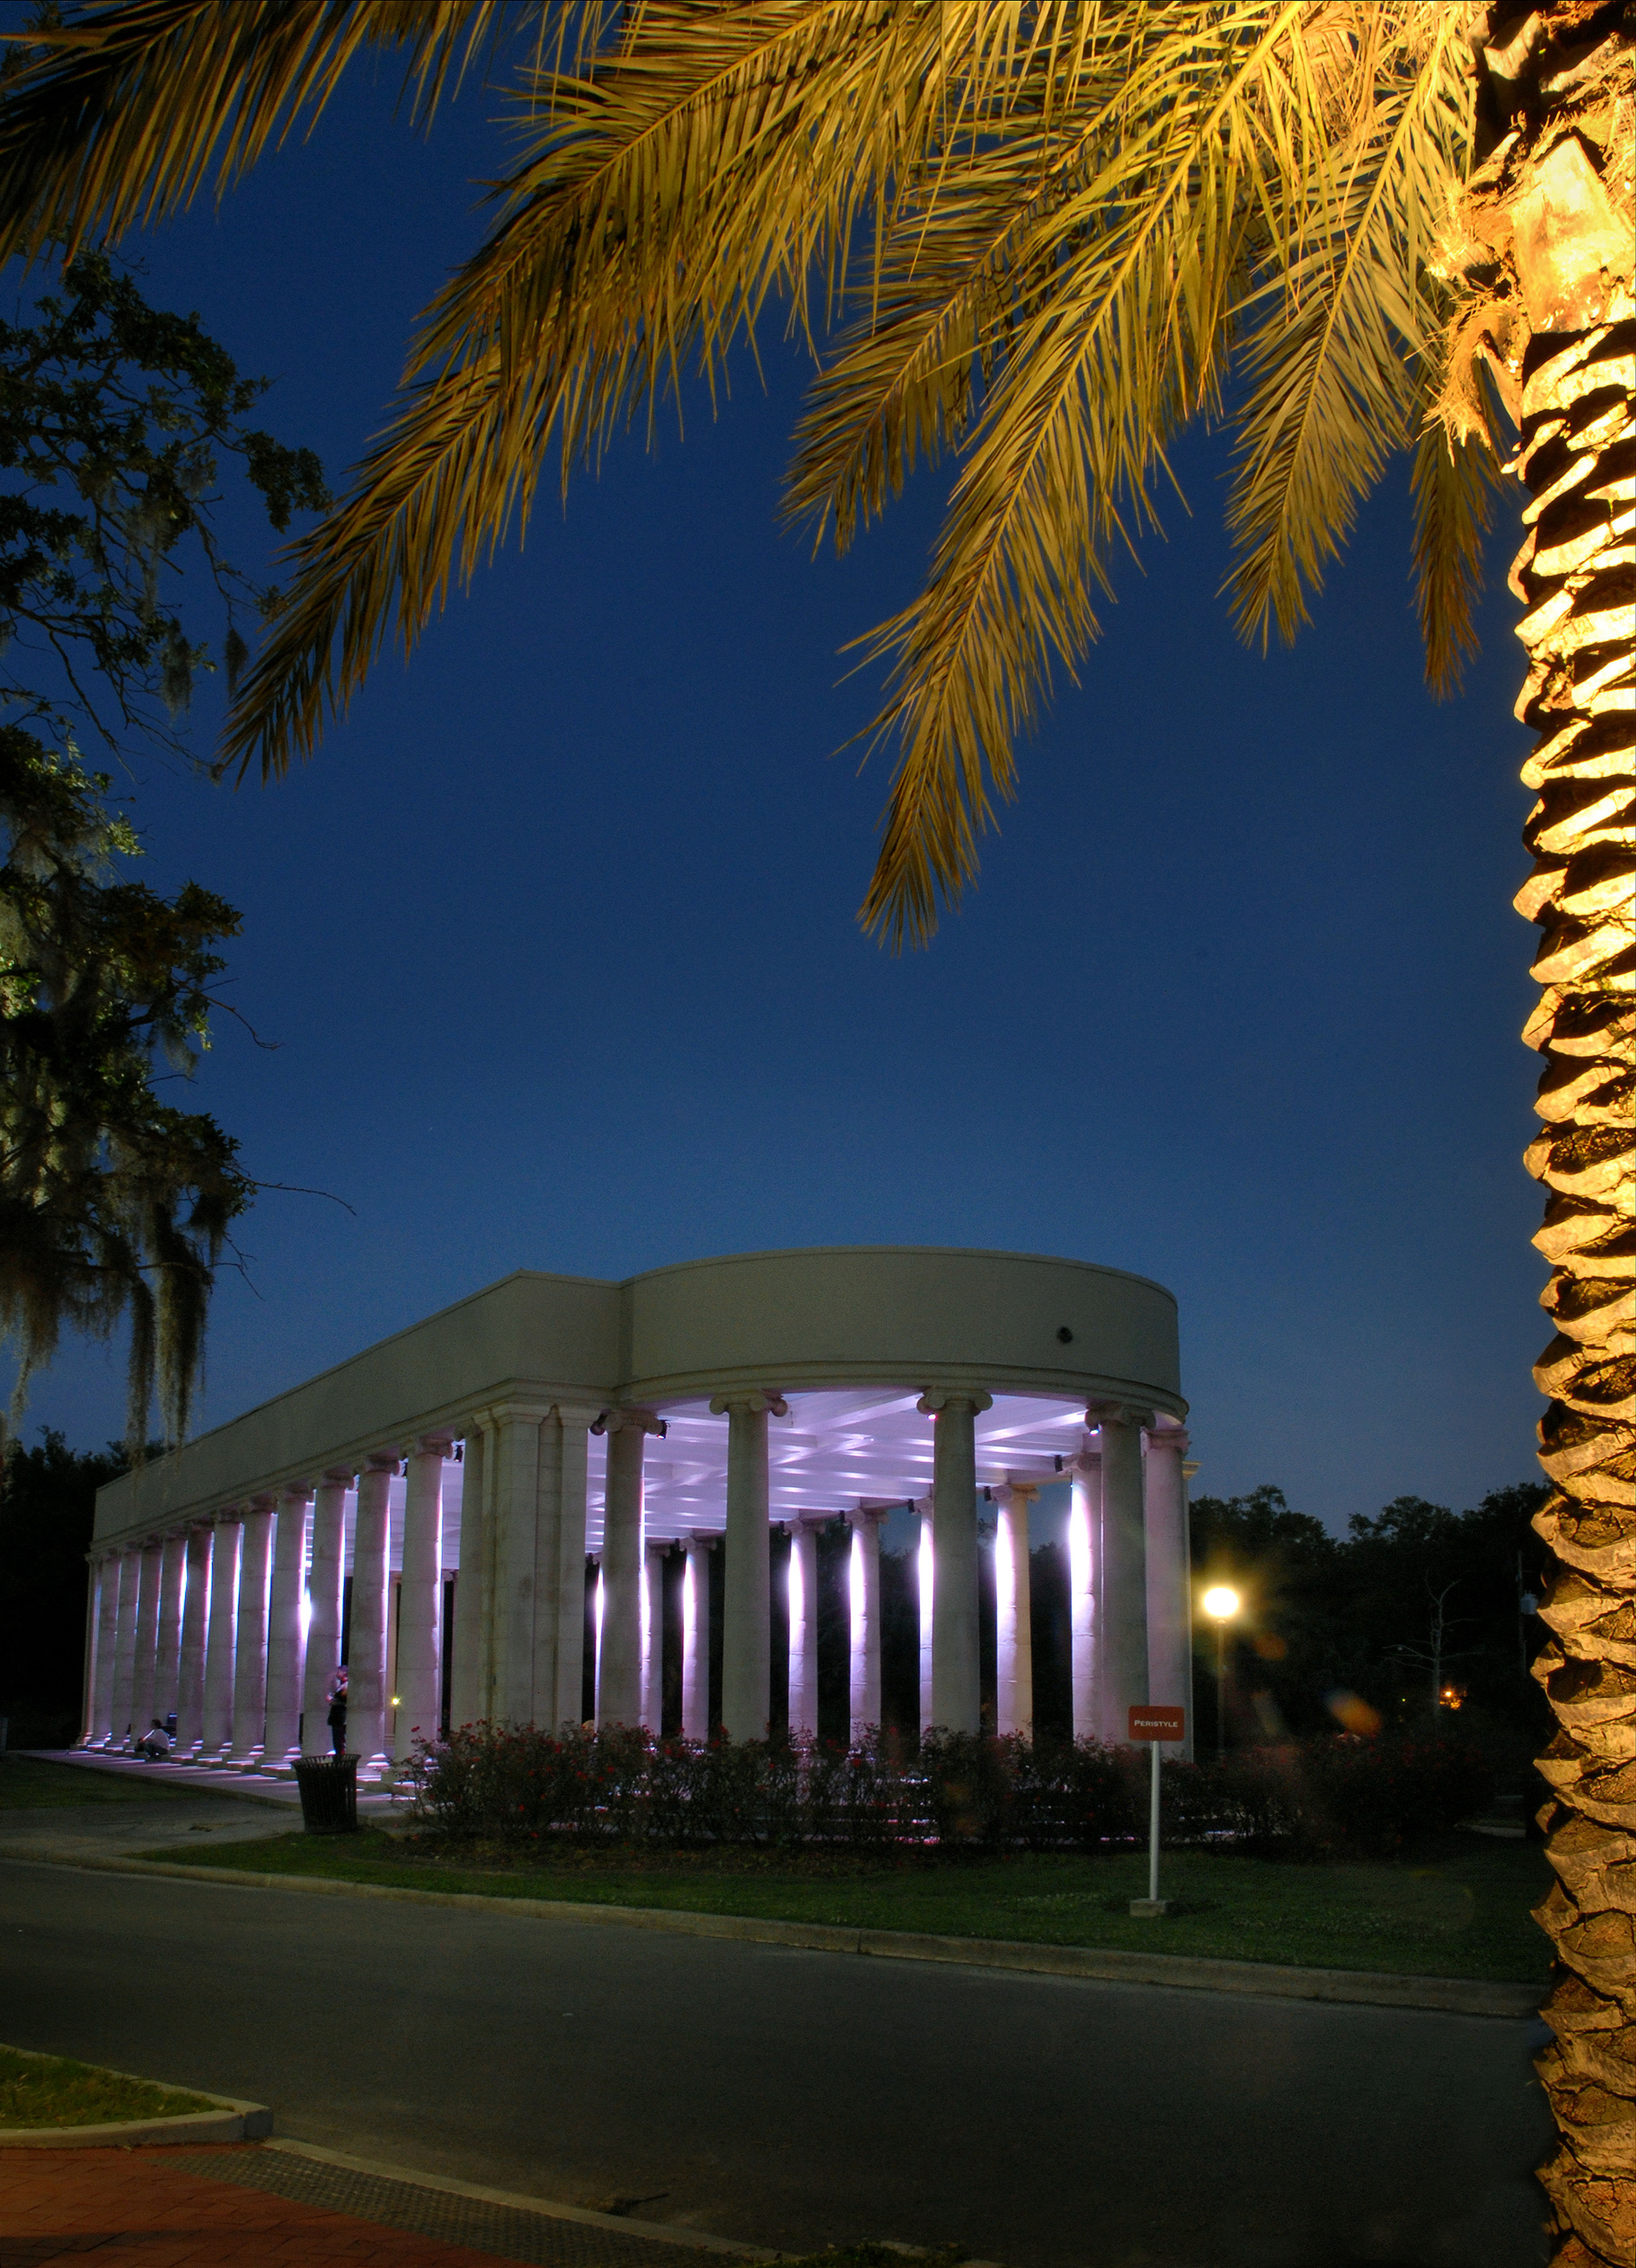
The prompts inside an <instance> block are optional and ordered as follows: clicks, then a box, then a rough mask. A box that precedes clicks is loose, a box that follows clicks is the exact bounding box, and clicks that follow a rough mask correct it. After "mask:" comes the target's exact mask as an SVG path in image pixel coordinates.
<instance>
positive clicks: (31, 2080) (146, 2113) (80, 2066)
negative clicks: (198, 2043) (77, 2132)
mask: <svg viewBox="0 0 1636 2268" xmlns="http://www.w3.org/2000/svg"><path fill="white" fill-rule="evenodd" d="M219 2108H220V2106H219V2104H217V2103H214V2102H211V2101H210V2098H209V2096H208V2095H188V2094H187V2093H185V2092H184V2091H183V2090H182V2089H181V2088H174V2087H158V2086H156V2085H155V2084H154V2082H153V2081H152V2080H147V2079H126V2078H124V2077H123V2076H122V2074H121V2073H119V2072H116V2071H99V2069H98V2068H97V2066H95V2065H94V2064H88V2063H75V2062H74V2061H73V2060H72V2059H71V2058H70V2057H67V2056H41V2055H25V2054H24V2053H22V2052H21V2051H19V2050H18V2049H17V2048H0V2127H7V2126H102V2125H111V2124H114V2123H116V2122H118V2121H121V2120H125V2119H136V2118H182V2117H186V2116H187V2115H188V2112H189V2111H193V2110H217V2109H219Z"/></svg>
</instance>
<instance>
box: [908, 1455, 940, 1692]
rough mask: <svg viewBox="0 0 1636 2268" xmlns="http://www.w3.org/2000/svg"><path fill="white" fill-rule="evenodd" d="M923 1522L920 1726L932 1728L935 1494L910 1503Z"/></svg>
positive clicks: (918, 1589)
mask: <svg viewBox="0 0 1636 2268" xmlns="http://www.w3.org/2000/svg"><path fill="white" fill-rule="evenodd" d="M910 1509H911V1510H912V1511H913V1513H914V1514H915V1517H916V1518H917V1520H918V1521H919V1522H920V1536H919V1541H918V1542H917V1544H916V1546H915V1594H916V1599H917V1603H918V1605H919V1609H920V1729H921V1731H922V1732H923V1733H929V1732H930V1731H931V1729H932V1601H933V1599H934V1598H935V1597H936V1596H937V1550H936V1547H935V1545H934V1543H933V1541H932V1499H931V1497H930V1495H926V1496H922V1497H917V1498H916V1499H915V1501H914V1504H913V1505H912V1506H911V1507H910Z"/></svg>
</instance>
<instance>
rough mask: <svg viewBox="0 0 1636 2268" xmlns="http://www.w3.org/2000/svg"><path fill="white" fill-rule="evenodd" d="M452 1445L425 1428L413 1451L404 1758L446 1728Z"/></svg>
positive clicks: (401, 1680)
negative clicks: (446, 1510)
mask: <svg viewBox="0 0 1636 2268" xmlns="http://www.w3.org/2000/svg"><path fill="white" fill-rule="evenodd" d="M453 1446H454V1444H453V1439H452V1437H451V1436H450V1435H449V1434H447V1433H424V1434H423V1435H422V1436H421V1438H420V1440H417V1441H416V1443H415V1444H414V1446H413V1447H412V1448H411V1449H410V1451H409V1478H408V1481H407V1483H406V1484H405V1488H404V1493H403V1580H402V1585H401V1587H400V1588H399V1591H398V1673H397V1689H398V1722H397V1735H396V1739H395V1741H394V1749H395V1751H396V1754H397V1759H398V1762H399V1763H400V1764H408V1763H409V1761H410V1760H411V1758H412V1757H413V1756H414V1754H415V1744H416V1742H418V1741H436V1740H438V1738H439V1736H440V1735H441V1733H442V1730H443V1650H442V1646H441V1645H440V1644H439V1640H440V1638H441V1635H442V1632H441V1623H442V1613H443V1461H444V1459H445V1457H446V1456H447V1455H448V1454H449V1451H450V1450H451V1449H452V1448H453Z"/></svg>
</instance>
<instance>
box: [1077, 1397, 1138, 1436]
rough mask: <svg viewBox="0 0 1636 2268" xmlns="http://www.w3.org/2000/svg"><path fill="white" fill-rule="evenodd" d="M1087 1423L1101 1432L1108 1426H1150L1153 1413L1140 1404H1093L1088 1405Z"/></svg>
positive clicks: (1086, 1411) (1086, 1412)
mask: <svg viewBox="0 0 1636 2268" xmlns="http://www.w3.org/2000/svg"><path fill="white" fill-rule="evenodd" d="M1085 1422H1086V1424H1087V1425H1094V1426H1096V1427H1097V1428H1098V1430H1099V1431H1100V1430H1101V1429H1102V1427H1104V1426H1108V1425H1152V1423H1153V1411H1152V1410H1151V1409H1144V1408H1143V1407H1142V1405H1141V1403H1139V1402H1092V1403H1087V1405H1086V1410H1085Z"/></svg>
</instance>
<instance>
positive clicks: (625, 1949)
mask: <svg viewBox="0 0 1636 2268" xmlns="http://www.w3.org/2000/svg"><path fill="white" fill-rule="evenodd" d="M1540 2036H1543V2035H1542V2034H1540V2033H1539V2031H1538V2029H1537V2027H1535V2026H1532V2025H1525V2024H1513V2023H1507V2022H1501V2021H1494V2020H1483V2019H1479V2018H1474V2017H1462V2016H1445V2015H1437V2014H1420V2013H1415V2012H1400V2011H1396V2010H1389V2009H1384V2008H1347V2007H1323V2006H1318V2005H1313V2004H1308V2003H1304V2002H1300V2001H1288V2000H1275V1999H1265V2000H1249V1999H1239V1998H1236V1997H1229V1996H1227V1995H1225V1994H1217V1993H1210V1992H1179V1991H1170V1990H1168V1989H1162V1990H1161V1989H1153V1988H1149V1987H1139V1986H1125V1985H1103V1984H1091V1983H1082V1982H1080V1981H1078V1980H1069V1979H1063V1978H1056V1977H1019V1976H1014V1975H1008V1974H1005V1973H1003V1972H997V1971H984V1970H976V1969H954V1968H945V1967H940V1966H932V1965H930V1964H922V1963H919V1962H893V1961H871V1960H862V1959H859V1958H857V1957H854V1956H848V1955H835V1954H822V1953H807V1952H797V1951H791V1950H786V1949H785V1948H774V1947H762V1946H752V1945H735V1944H732V1943H723V1942H720V1941H718V1940H711V1939H706V1938H685V1937H673V1936H667V1935H660V1934H659V1933H648V1932H646V1931H643V1930H640V1929H623V1928H619V1927H615V1926H588V1925H581V1924H576V1923H573V1922H561V1923H558V1922H553V1921H542V1920H540V1919H537V1918H532V1917H528V1916H523V1915H518V1916H511V1915H506V1914H498V1913H492V1912H472V1911H458V1910H453V1909H450V1908H447V1907H433V1906H419V1905H415V1904H397V1903H389V1902H387V1901H375V1900H366V1899H357V1900H353V1899H350V1898H348V1897H344V1896H335V1897H333V1898H331V1897H323V1898H321V1897H316V1896H312V1895H310V1894H303V1893H301V1892H298V1891H285V1890H264V1889H249V1888H240V1887H238V1886H236V1885H235V1886H217V1885H215V1884H210V1883H203V1882H201V1883H192V1882H182V1881H174V1880H158V1881H155V1880H148V1881H143V1880H140V1879H138V1878H136V1877H134V1876H130V1875H124V1874H91V1873H85V1872H77V1871H73V1870H70V1869H67V1868H62V1867H44V1866H39V1865H29V1864H24V1863H19V1862H18V1861H17V1860H15V1859H0V2038H3V2039H4V2040H5V2041H7V2042H9V2043H13V2044H15V2045H18V2046H21V2047H32V2048H41V2049H47V2050H51V2051H56V2052H58V2053H65V2054H73V2055H79V2056H84V2057H85V2058H89V2059H91V2060H93V2061H98V2062H102V2063H107V2064H111V2065H114V2066H116V2067H118V2068H120V2069H122V2070H126V2071H140V2072H147V2073H151V2074H152V2075H153V2076H154V2077H156V2078H159V2079H165V2080H174V2081H178V2082H180V2083H181V2084H184V2085H194V2086H198V2087H204V2088H211V2089H214V2090H216V2091H217V2092H219V2093H222V2094H228V2095H248V2096H250V2097H252V2098H254V2099H255V2100H258V2101H261V2102H269V2103H271V2104H272V2105H273V2106H274V2109H275V2110H276V2119H277V2131H278V2132H280V2133H283V2134H285V2135H290V2136H294V2137H296V2138H298V2139H303V2140H306V2141H311V2142H317V2143H321V2144H325V2145H327V2146H328V2147H331V2148H335V2149H342V2150H347V2151H350V2152H352V2153H354V2154H357V2155H358V2156H361V2157H368V2158H374V2159H379V2160H382V2161H388V2162H391V2163H394V2164H398V2165H403V2166H413V2167H416V2168H418V2169H421V2170H423V2171H427V2172H433V2173H442V2174H447V2175H452V2176H456V2177H458V2178H460V2179H462V2180H466V2181H475V2182H482V2183H491V2184H494V2185H496V2186H498V2187H502V2188H506V2189H512V2190H519V2191H528V2192H532V2193H533V2194H534V2195H536V2196H542V2197H549V2198H559V2199H564V2200H566V2201H568V2202H571V2203H576V2204H581V2205H597V2206H601V2207H602V2208H604V2209H607V2208H608V2207H609V2206H610V2205H612V2204H613V2201H614V2200H615V2199H618V2200H622V2201H623V2200H630V2199H645V2200H647V2202H646V2203H645V2204H644V2205H642V2206H640V2207H639V2208H638V2211H639V2214H640V2217H642V2218H644V2219H647V2220H655V2221H659V2220H678V2221H683V2222H686V2223H689V2224H690V2225H691V2226H693V2227H695V2228H704V2229H710V2230H712V2231H714V2232H716V2233H717V2234H718V2235H725V2236H736V2237H742V2238H746V2239H748V2240H749V2241H751V2242H757V2243H762V2244H767V2245H772V2246H777V2247H780V2248H783V2249H785V2250H812V2249H815V2248H817V2247H818V2246H820V2245H822V2244H825V2243H829V2242H844V2241H847V2240H849V2239H854V2238H858V2237H863V2236H876V2237H890V2238H896V2239H899V2240H903V2241H907V2242H913V2243H919V2244H939V2243H943V2242H956V2241H957V2242H961V2243H962V2244H963V2245H965V2246H967V2247H968V2248H969V2250H971V2251H973V2252H975V2253H976V2254H979V2255H981V2256H983V2257H985V2258H987V2259H989V2260H993V2261H998V2262H1000V2263H1003V2264H1005V2268H1341V2264H1343V2263H1345V2264H1352V2263H1366V2262H1367V2263H1370V2264H1374V2268H1388V2264H1389V2268H1534V2264H1536V2263H1537V2262H1541V2261H1543V2260H1544V2257H1545V2252H1544V2243H1543V2241H1542V2239H1541V2237H1540V2235H1539V2233H1538V2208H1537V2202H1536V2195H1537V2193H1536V2191H1534V2188H1533V2185H1532V2183H1531V2181H1530V2179H1529V2168H1530V2167H1531V2166H1532V2165H1533V2164H1534V2163H1536V2162H1537V2160H1538V2159H1539V2158H1540V2157H1541V2156H1542V2155H1543V2154H1544V2147H1545V2143H1546V2139H1547V2123H1546V2117H1545V2113H1544V2106H1543V2102H1542V2099H1541V2097H1540V2095H1539V2092H1538V2089H1537V2087H1536V2086H1535V2084H1534V2082H1533V2076H1532V2073H1531V2071H1530V2069H1529V2060H1528V2058H1529V2053H1530V2051H1531V2050H1532V2047H1533V2046H1534V2045H1535V2044H1536V2043H1537V2039H1538V2038H1539V2037H1540ZM617 2209H623V2205H621V2206H620V2207H619V2208H617Z"/></svg>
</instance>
